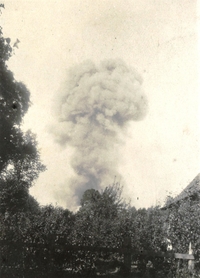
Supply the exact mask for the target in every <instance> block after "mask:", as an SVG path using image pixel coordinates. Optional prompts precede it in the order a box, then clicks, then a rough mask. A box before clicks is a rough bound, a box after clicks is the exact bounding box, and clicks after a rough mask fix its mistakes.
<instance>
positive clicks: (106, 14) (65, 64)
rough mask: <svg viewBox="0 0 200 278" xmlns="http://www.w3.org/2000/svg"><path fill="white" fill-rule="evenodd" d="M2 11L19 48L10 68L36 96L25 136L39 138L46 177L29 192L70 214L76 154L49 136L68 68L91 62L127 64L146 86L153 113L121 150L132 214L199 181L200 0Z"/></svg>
mask: <svg viewBox="0 0 200 278" xmlns="http://www.w3.org/2000/svg"><path fill="white" fill-rule="evenodd" d="M2 3H5V10H3V13H2V16H1V25H2V26H3V33H4V36H6V37H10V38H11V39H12V42H13V43H14V42H15V40H16V39H17V38H18V39H19V40H20V43H19V49H16V51H15V52H16V53H15V55H14V57H13V58H12V59H11V60H10V62H9V67H10V69H11V70H12V71H13V72H14V73H15V78H16V79H17V80H19V81H22V82H24V83H25V85H26V86H27V87H28V88H29V90H30V92H31V100H32V106H31V108H30V109H29V112H28V114H27V116H26V117H25V119H24V129H29V128H30V129H31V130H32V131H33V132H34V133H36V134H37V138H38V142H39V148H40V152H41V158H42V161H43V163H44V164H45V165H46V166H47V168H48V170H47V171H46V172H44V173H42V174H41V175H40V177H39V179H38V180H37V181H36V183H35V185H34V186H33V187H32V188H31V191H30V192H31V194H33V195H34V196H35V197H36V198H37V200H38V201H39V202H40V204H42V205H44V204H48V203H52V204H54V205H55V204H57V205H60V206H64V207H68V208H71V207H72V206H73V204H72V203H70V199H71V197H72V196H71V195H70V194H72V193H71V192H69V190H68V185H67V179H68V178H69V177H70V176H71V175H72V174H73V170H72V168H71V166H70V156H71V154H72V149H71V148H70V147H69V146H68V147H66V148H65V149H63V148H61V147H60V146H59V145H58V144H57V143H55V142H54V138H53V136H52V134H50V133H49V127H50V126H52V124H55V119H54V115H53V112H52V107H53V102H54V101H55V99H56V95H57V93H58V92H59V89H60V87H61V84H62V81H63V80H64V79H65V76H66V71H67V69H68V68H70V67H71V66H73V65H74V64H77V63H80V62H82V61H84V60H86V59H91V60H92V61H94V62H96V63H99V62H100V61H101V60H104V59H108V58H121V59H123V60H124V61H125V62H126V63H127V64H128V65H130V66H133V67H134V68H136V69H137V71H138V72H139V73H140V74H141V75H142V77H143V88H144V91H145V93H146V96H147V98H148V103H149V112H148V114H147V116H146V117H145V119H144V120H143V121H139V122H132V124H131V125H130V127H129V130H128V132H127V134H126V135H123V137H124V138H123V140H124V142H125V143H124V144H123V145H121V147H120V149H119V152H120V157H119V160H120V163H119V165H120V166H119V172H120V173H121V175H122V176H123V178H124V180H125V184H124V195H125V196H126V197H128V198H130V199H131V204H132V205H134V206H136V207H137V208H139V207H149V206H151V205H155V204H159V202H162V201H163V200H164V199H165V198H166V196H167V195H169V192H171V193H172V194H178V193H179V192H180V191H181V190H182V189H183V188H184V187H186V186H187V185H188V183H189V182H190V181H191V180H192V179H193V178H194V177H195V176H196V175H197V174H198V173H199V172H200V170H199V169H200V167H199V166H200V151H199V150H200V149H199V147H200V145H199V144H200V142H199V131H200V126H199V118H200V117H199V116H200V114H199V100H200V99H199V57H198V48H199V47H198V29H199V28H198V26H199V21H198V20H199V11H198V8H197V1H194V0H181V1H180V0H148V1H147V0H146V1H145V0H140V1H138V0H126V1H124V0H84V1H83V0H80V1H79V0H67V1H53V0H50V1H46V0H40V1H25V0H24V1H18V0H15V1H2ZM105 186H106V185H105ZM60 196H66V202H65V201H63V198H61V197H60Z"/></svg>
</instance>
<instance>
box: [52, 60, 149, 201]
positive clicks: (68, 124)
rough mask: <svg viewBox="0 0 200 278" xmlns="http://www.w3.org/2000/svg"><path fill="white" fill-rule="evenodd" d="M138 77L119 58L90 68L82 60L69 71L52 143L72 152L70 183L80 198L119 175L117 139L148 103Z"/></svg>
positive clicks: (141, 115) (61, 93)
mask: <svg viewBox="0 0 200 278" xmlns="http://www.w3.org/2000/svg"><path fill="white" fill-rule="evenodd" d="M141 84H142V78H141V76H140V75H139V74H138V73H137V72H136V71H135V70H134V69H132V68H130V67H128V66H127V65H126V64H125V63H124V62H123V61H121V60H108V61H103V62H102V63H101V64H100V65H98V66H97V65H95V64H94V63H92V62H91V61H86V62H84V63H82V64H80V65H77V66H75V67H73V68H71V69H70V70H69V73H68V78H67V80H66V82H65V84H64V86H63V88H62V92H60V96H57V97H59V102H58V105H57V115H58V117H59V122H60V123H59V126H60V127H61V128H60V129H57V130H56V136H57V141H59V143H60V144H62V145H65V144H68V145H70V146H72V147H73V148H74V154H73V156H72V160H71V165H72V167H73V169H74V171H75V177H74V178H73V179H72V180H71V181H70V187H71V188H73V191H74V194H75V196H77V198H80V197H81V196H82V193H83V192H84V191H85V190H86V189H89V188H96V189H100V188H101V187H105V186H107V185H108V184H110V183H112V182H113V181H114V177H115V176H117V178H118V179H119V174H118V170H117V168H118V164H119V163H120V157H118V153H117V148H118V144H119V135H120V134H121V133H123V132H124V131H125V129H126V127H127V124H128V123H129V122H130V121H132V120H134V121H137V120H141V119H143V117H144V116H145V114H146V111H147V100H146V97H145V95H144V93H143V90H142V88H141Z"/></svg>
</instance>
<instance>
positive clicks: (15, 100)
mask: <svg viewBox="0 0 200 278" xmlns="http://www.w3.org/2000/svg"><path fill="white" fill-rule="evenodd" d="M12 53H13V48H12V47H11V40H10V38H4V37H3V32H2V28H1V27H0V199H1V206H0V211H1V212H5V210H6V209H7V210H10V212H11V211H12V212H13V211H14V212H17V209H18V208H19V210H20V211H21V209H22V207H24V208H25V207H26V205H25V201H27V200H28V196H29V194H28V189H29V187H30V186H31V185H32V184H33V181H34V180H35V179H36V178H37V177H38V175H39V173H40V172H41V171H44V170H45V167H44V165H43V164H42V163H41V161H40V155H39V152H38V148H37V141H36V137H35V135H34V134H32V133H31V131H27V132H26V133H24V132H23V131H22V129H21V124H22V121H23V117H24V115H25V114H26V112H27V111H28V108H29V106H30V92H29V90H28V89H27V88H26V86H25V85H24V84H23V83H21V82H18V81H16V80H15V78H14V75H13V73H12V72H11V71H10V70H9V69H8V66H7V61H8V60H9V59H10V57H11V56H12Z"/></svg>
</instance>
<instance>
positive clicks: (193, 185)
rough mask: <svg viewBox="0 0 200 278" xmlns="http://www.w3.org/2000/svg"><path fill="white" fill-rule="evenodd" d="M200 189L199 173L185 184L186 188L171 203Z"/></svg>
mask: <svg viewBox="0 0 200 278" xmlns="http://www.w3.org/2000/svg"><path fill="white" fill-rule="evenodd" d="M199 191H200V173H199V174H198V175H197V176H196V177H195V178H194V179H193V180H192V181H191V182H190V183H189V184H188V186H186V188H185V189H184V190H183V191H182V192H181V193H180V194H179V195H178V196H176V197H175V198H174V201H173V203H176V202H178V201H180V200H183V199H185V198H186V197H189V196H191V195H193V194H194V193H196V192H199Z"/></svg>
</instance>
